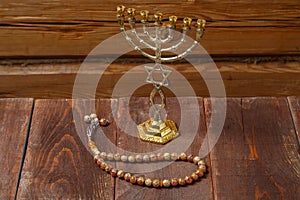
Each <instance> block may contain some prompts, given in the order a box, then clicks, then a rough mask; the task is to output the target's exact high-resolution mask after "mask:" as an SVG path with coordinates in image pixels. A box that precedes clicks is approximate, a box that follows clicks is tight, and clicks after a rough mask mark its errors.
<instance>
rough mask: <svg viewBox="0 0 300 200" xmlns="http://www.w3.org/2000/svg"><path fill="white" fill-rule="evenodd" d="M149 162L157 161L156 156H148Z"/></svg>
mask: <svg viewBox="0 0 300 200" xmlns="http://www.w3.org/2000/svg"><path fill="white" fill-rule="evenodd" d="M150 160H151V161H152V162H155V161H156V160H157V157H156V154H150Z"/></svg>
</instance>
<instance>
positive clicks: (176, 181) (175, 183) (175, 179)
mask: <svg viewBox="0 0 300 200" xmlns="http://www.w3.org/2000/svg"><path fill="white" fill-rule="evenodd" d="M171 185H172V186H174V187H175V186H177V185H178V179H177V178H172V179H171Z"/></svg>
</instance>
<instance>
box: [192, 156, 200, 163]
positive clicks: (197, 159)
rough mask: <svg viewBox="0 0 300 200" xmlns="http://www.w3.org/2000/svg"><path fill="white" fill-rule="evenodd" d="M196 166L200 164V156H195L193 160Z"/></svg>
mask: <svg viewBox="0 0 300 200" xmlns="http://www.w3.org/2000/svg"><path fill="white" fill-rule="evenodd" d="M193 161H194V163H195V164H198V162H199V161H200V157H199V156H195V157H194V159H193Z"/></svg>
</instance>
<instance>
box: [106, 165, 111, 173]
mask: <svg viewBox="0 0 300 200" xmlns="http://www.w3.org/2000/svg"><path fill="white" fill-rule="evenodd" d="M111 170H112V166H110V165H107V166H106V167H105V171H106V172H108V173H110V172H111Z"/></svg>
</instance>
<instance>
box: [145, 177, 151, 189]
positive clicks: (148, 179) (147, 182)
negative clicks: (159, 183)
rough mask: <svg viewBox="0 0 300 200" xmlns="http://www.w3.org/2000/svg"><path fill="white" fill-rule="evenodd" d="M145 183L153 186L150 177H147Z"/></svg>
mask: <svg viewBox="0 0 300 200" xmlns="http://www.w3.org/2000/svg"><path fill="white" fill-rule="evenodd" d="M145 185H146V186H149V187H151V186H152V180H151V179H150V178H147V179H146V180H145Z"/></svg>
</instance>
